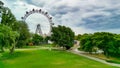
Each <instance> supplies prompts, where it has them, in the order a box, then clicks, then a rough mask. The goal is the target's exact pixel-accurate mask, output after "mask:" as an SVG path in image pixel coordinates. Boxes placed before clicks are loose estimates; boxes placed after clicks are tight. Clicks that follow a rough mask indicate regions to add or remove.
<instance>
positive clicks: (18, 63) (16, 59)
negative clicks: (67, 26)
mask: <svg viewBox="0 0 120 68" xmlns="http://www.w3.org/2000/svg"><path fill="white" fill-rule="evenodd" d="M0 66H2V67H0V68H118V67H113V66H109V65H106V64H102V63H99V62H97V61H93V60H90V59H87V58H85V57H82V56H78V55H75V54H72V53H69V52H65V51H57V50H52V51H49V50H27V51H17V52H15V53H14V54H13V55H10V54H8V53H4V54H3V56H2V57H1V59H0Z"/></svg>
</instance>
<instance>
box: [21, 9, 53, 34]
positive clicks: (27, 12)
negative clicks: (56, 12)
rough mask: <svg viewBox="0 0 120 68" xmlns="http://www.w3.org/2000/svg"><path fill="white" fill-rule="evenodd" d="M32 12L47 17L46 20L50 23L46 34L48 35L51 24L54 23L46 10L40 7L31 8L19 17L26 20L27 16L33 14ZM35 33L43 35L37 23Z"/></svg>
mask: <svg viewBox="0 0 120 68" xmlns="http://www.w3.org/2000/svg"><path fill="white" fill-rule="evenodd" d="M34 13H39V14H42V15H44V16H45V17H46V18H47V19H48V21H49V23H50V25H49V26H50V31H49V33H48V34H46V35H47V36H50V35H51V31H52V26H53V25H54V23H53V22H52V17H51V16H50V15H49V14H48V12H45V11H43V10H42V9H32V10H30V11H26V13H25V15H24V16H23V17H21V19H22V21H26V19H27V17H28V16H30V15H31V14H34ZM35 33H36V34H39V35H41V36H44V35H43V33H42V30H41V25H40V24H37V26H36V31H35Z"/></svg>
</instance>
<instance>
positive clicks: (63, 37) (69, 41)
mask: <svg viewBox="0 0 120 68" xmlns="http://www.w3.org/2000/svg"><path fill="white" fill-rule="evenodd" d="M52 32H53V34H52V37H51V38H52V41H54V43H56V44H58V45H59V46H63V47H66V48H67V49H69V48H70V47H72V46H73V44H74V32H73V31H72V30H71V29H70V28H69V27H65V26H60V25H59V26H58V27H53V28H52Z"/></svg>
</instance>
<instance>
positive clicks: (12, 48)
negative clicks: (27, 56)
mask: <svg viewBox="0 0 120 68" xmlns="http://www.w3.org/2000/svg"><path fill="white" fill-rule="evenodd" d="M14 49H15V44H12V47H11V48H10V54H13V52H14Z"/></svg>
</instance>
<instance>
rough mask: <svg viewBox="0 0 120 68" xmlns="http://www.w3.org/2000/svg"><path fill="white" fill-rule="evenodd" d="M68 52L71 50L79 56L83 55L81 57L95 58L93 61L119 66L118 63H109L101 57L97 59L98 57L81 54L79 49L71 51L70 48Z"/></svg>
mask: <svg viewBox="0 0 120 68" xmlns="http://www.w3.org/2000/svg"><path fill="white" fill-rule="evenodd" d="M70 52H72V53H74V54H77V55H80V56H83V57H86V58H89V59H92V60H95V61H98V62H101V63H104V64H108V65H112V66H116V67H120V64H115V63H109V62H106V61H105V60H102V59H99V58H95V57H91V56H87V55H84V54H82V53H83V52H81V51H73V50H71V51H70Z"/></svg>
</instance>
